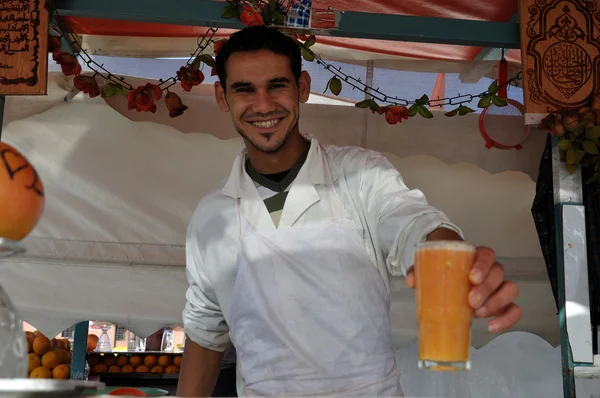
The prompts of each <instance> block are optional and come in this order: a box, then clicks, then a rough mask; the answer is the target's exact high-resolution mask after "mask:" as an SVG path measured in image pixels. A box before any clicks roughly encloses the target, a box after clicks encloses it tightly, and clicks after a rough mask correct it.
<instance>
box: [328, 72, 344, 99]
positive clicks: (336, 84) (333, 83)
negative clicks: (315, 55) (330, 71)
mask: <svg viewBox="0 0 600 398" xmlns="http://www.w3.org/2000/svg"><path fill="white" fill-rule="evenodd" d="M327 85H328V86H329V91H331V92H332V93H333V94H334V95H336V96H337V95H340V93H341V92H342V81H341V80H340V79H338V78H337V77H336V76H334V77H332V78H331V79H329V82H328V83H327Z"/></svg>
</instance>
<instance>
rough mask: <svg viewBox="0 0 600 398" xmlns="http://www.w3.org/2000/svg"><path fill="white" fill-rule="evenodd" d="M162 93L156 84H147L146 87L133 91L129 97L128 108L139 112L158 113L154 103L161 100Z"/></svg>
mask: <svg viewBox="0 0 600 398" xmlns="http://www.w3.org/2000/svg"><path fill="white" fill-rule="evenodd" d="M161 95H162V91H161V90H160V87H158V86H157V85H156V84H151V83H147V84H146V85H145V86H139V87H138V88H136V89H135V90H131V91H130V92H129V94H128V95H127V103H128V104H127V108H128V109H130V110H131V109H135V110H137V111H138V112H152V113H154V112H156V104H155V103H154V101H156V100H157V99H160V97H161Z"/></svg>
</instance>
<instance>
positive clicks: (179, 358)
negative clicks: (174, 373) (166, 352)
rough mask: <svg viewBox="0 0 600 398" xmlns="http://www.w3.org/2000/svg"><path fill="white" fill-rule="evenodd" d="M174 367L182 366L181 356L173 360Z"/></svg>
mask: <svg viewBox="0 0 600 398" xmlns="http://www.w3.org/2000/svg"><path fill="white" fill-rule="evenodd" d="M173 365H175V366H181V355H178V356H176V357H175V358H173Z"/></svg>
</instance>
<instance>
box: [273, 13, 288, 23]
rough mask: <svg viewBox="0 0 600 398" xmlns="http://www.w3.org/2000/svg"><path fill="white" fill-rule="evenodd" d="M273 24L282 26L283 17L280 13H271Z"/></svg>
mask: <svg viewBox="0 0 600 398" xmlns="http://www.w3.org/2000/svg"><path fill="white" fill-rule="evenodd" d="M273 22H274V23H275V25H283V24H284V22H285V15H283V14H282V13H281V11H279V10H275V11H274V12H273Z"/></svg>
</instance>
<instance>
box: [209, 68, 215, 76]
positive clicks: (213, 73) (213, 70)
mask: <svg viewBox="0 0 600 398" xmlns="http://www.w3.org/2000/svg"><path fill="white" fill-rule="evenodd" d="M210 75H211V76H217V68H215V67H213V68H212V69H211V70H210Z"/></svg>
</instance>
